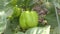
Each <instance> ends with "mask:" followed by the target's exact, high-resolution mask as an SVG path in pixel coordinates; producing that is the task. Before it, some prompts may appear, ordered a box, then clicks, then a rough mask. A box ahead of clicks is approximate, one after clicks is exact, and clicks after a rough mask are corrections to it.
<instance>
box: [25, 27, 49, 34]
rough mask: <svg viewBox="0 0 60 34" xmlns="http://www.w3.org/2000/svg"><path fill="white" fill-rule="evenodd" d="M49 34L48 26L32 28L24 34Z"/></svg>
mask: <svg viewBox="0 0 60 34" xmlns="http://www.w3.org/2000/svg"><path fill="white" fill-rule="evenodd" d="M49 33H50V26H45V27H34V28H31V29H28V30H27V31H26V32H25V34H49Z"/></svg>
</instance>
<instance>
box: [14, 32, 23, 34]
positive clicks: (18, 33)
mask: <svg viewBox="0 0 60 34" xmlns="http://www.w3.org/2000/svg"><path fill="white" fill-rule="evenodd" d="M15 34H24V33H23V32H17V33H15Z"/></svg>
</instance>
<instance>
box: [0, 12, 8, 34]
mask: <svg viewBox="0 0 60 34" xmlns="http://www.w3.org/2000/svg"><path fill="white" fill-rule="evenodd" d="M6 25H7V19H6V16H5V12H4V11H1V12H0V34H1V33H3V32H4V30H5V29H6Z"/></svg>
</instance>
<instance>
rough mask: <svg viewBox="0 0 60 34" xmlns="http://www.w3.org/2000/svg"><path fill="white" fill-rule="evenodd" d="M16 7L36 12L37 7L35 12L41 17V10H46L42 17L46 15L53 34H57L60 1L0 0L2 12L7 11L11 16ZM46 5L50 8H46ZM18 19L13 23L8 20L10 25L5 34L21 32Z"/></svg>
mask: <svg viewBox="0 0 60 34" xmlns="http://www.w3.org/2000/svg"><path fill="white" fill-rule="evenodd" d="M16 5H17V6H18V7H19V8H21V9H23V10H34V7H35V8H36V7H37V8H36V9H35V10H36V11H37V12H38V13H39V16H40V15H41V14H40V13H41V9H42V10H43V9H44V10H43V13H42V15H43V14H44V15H46V16H45V17H44V19H46V20H47V21H48V24H49V25H51V34H53V32H56V31H55V30H56V29H55V28H58V26H59V24H58V22H57V16H56V10H57V12H58V15H59V17H60V0H0V11H5V12H6V14H7V15H8V16H9V15H11V14H12V12H13V7H15V6H16ZM46 5H48V6H47V7H46ZM38 7H39V8H38ZM55 7H56V9H55ZM38 9H39V10H38ZM45 9H47V10H46V11H47V13H46V12H45ZM17 19H18V18H15V19H13V21H11V22H10V21H9V20H8V23H7V24H9V25H7V29H6V31H5V32H4V34H13V33H16V31H20V29H19V25H18V21H17ZM59 19H60V18H59ZM18 34H19V32H18ZM54 34H56V33H54Z"/></svg>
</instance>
